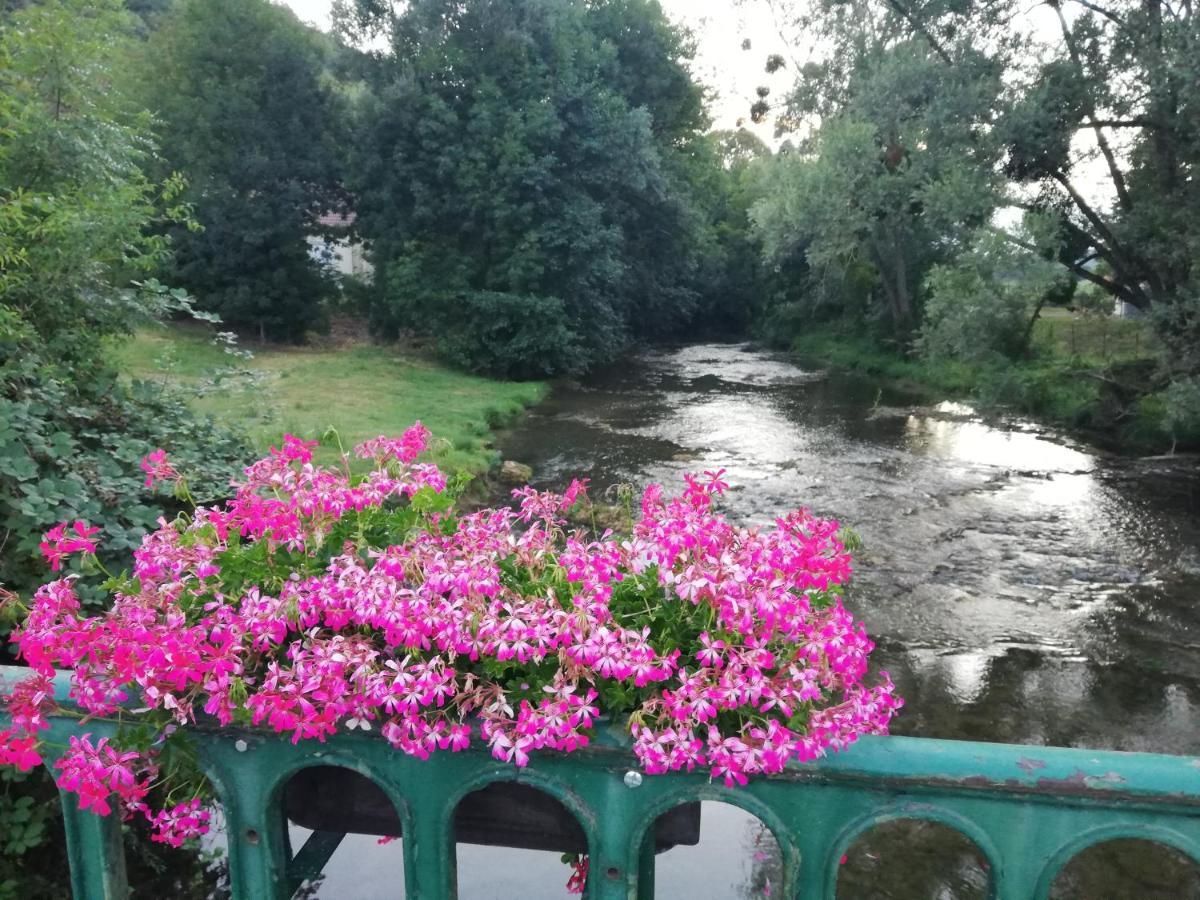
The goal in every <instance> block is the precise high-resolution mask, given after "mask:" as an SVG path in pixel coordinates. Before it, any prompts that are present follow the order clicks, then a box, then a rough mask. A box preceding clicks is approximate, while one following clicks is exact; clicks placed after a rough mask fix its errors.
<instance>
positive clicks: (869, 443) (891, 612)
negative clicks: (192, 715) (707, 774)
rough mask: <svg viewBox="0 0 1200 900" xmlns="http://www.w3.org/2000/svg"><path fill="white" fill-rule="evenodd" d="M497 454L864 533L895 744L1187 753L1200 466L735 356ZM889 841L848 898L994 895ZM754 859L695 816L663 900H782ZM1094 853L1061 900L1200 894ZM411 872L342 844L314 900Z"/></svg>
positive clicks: (603, 380) (873, 627)
mask: <svg viewBox="0 0 1200 900" xmlns="http://www.w3.org/2000/svg"><path fill="white" fill-rule="evenodd" d="M501 450H502V452H503V454H504V456H505V457H506V458H509V459H515V460H517V461H519V462H523V463H526V464H529V465H531V466H532V467H533V469H534V473H535V474H534V483H535V484H537V485H538V486H542V487H559V488H561V487H563V486H565V485H566V484H567V483H568V481H569V480H570V479H571V478H572V477H575V476H587V477H590V478H591V480H592V485H593V491H592V494H593V497H595V498H597V499H599V498H600V497H601V495H602V494H603V491H604V488H605V487H606V486H608V485H612V484H616V483H632V484H633V485H634V486H635V488H636V489H638V490H639V491H640V489H641V488H642V487H643V486H644V485H645V484H646V483H648V482H651V481H658V482H663V483H665V484H667V485H668V486H670V485H677V484H678V483H679V476H680V475H681V474H682V473H683V472H685V471H698V470H703V469H712V468H719V467H722V468H725V469H726V470H727V472H728V478H729V480H730V481H731V482H732V484H733V489H732V490H731V491H730V492H729V493H728V494H726V496H725V502H724V507H723V508H724V510H725V512H726V513H727V514H729V515H730V516H731V517H733V518H735V519H737V520H740V521H743V522H769V521H770V520H771V519H772V518H773V517H774V516H775V515H776V514H779V513H783V512H786V511H788V510H791V509H793V508H795V507H798V506H808V507H811V508H812V509H814V510H815V511H817V512H819V513H821V514H823V515H828V516H832V517H835V518H837V519H839V520H840V521H841V522H842V523H843V524H845V525H849V526H851V527H853V528H854V529H855V530H857V531H858V533H859V534H860V535H861V537H862V539H863V543H864V547H863V549H862V550H861V551H859V552H858V553H857V554H856V575H855V580H854V584H853V586H852V589H851V592H850V605H851V606H852V608H853V609H854V610H855V612H856V613H857V614H858V615H859V616H860V617H861V618H863V619H864V620H865V621H866V623H867V627H868V630H869V631H870V633H871V634H872V635H873V636H874V637H875V639H876V640H877V643H878V649H877V650H876V652H875V659H876V660H877V662H878V663H879V665H880V666H881V667H883V668H886V669H888V670H889V671H890V672H891V673H892V675H893V677H894V678H895V680H896V684H897V686H898V688H899V690H900V692H901V694H902V695H903V696H904V697H905V699H906V701H907V706H906V708H905V709H904V710H903V711H902V714H901V716H900V717H899V718H898V719H897V720H896V722H895V728H894V731H895V732H896V733H899V734H912V735H921V736H926V737H940V738H968V739H975V740H990V741H1005V742H1022V743H1031V744H1054V745H1062V746H1083V747H1093V748H1106V749H1118V750H1142V751H1159V752H1169V753H1195V754H1200V652H1198V649H1200V603H1198V602H1197V601H1200V552H1198V548H1200V463H1198V461H1197V460H1196V459H1195V458H1182V457H1180V458H1174V459H1127V458H1118V457H1114V456H1110V455H1107V454H1104V453H1101V452H1099V451H1097V450H1094V449H1092V448H1089V447H1086V446H1083V445H1080V444H1077V443H1073V442H1071V441H1069V440H1066V439H1064V438H1063V437H1061V436H1058V435H1055V434H1053V433H1051V432H1048V431H1046V430H1044V429H1039V428H1037V427H1034V426H1033V425H1030V424H1028V423H1022V422H1002V423H998V422H989V421H985V420H984V419H982V418H981V417H979V416H977V415H976V414H975V413H974V412H973V411H972V410H971V409H970V408H968V407H965V406H962V405H958V404H954V403H941V404H938V405H934V406H929V405H922V404H921V403H920V402H918V401H915V400H914V399H913V398H912V397H911V396H909V395H906V394H904V393H902V392H901V391H899V390H897V389H895V388H894V387H892V386H889V385H887V384H881V383H879V382H876V381H873V380H870V379H865V378H859V377H854V376H850V375H845V374H837V373H830V372H824V371H821V370H819V369H815V368H813V369H809V368H804V367H801V366H797V365H796V364H795V363H793V362H792V361H791V360H789V359H788V358H786V357H783V356H779V355H775V354H772V353H768V352H764V351H761V350H757V349H754V348H751V347H748V346H740V345H728V344H707V345H700V346H687V347H682V348H676V349H665V350H664V349H660V350H652V351H649V352H645V353H643V354H641V355H639V356H636V357H634V358H632V359H630V360H627V361H626V362H624V363H623V364H621V365H620V366H617V367H614V368H613V369H611V370H609V371H607V372H602V373H599V374H597V375H595V376H593V377H591V378H589V379H588V380H587V381H586V382H585V383H583V384H580V385H567V386H560V387H558V388H557V389H556V390H555V391H554V393H553V395H552V396H551V397H550V398H549V399H548V400H547V401H546V402H545V403H543V404H542V405H541V406H539V407H538V408H537V409H535V410H534V411H533V412H532V413H531V414H530V415H529V416H528V417H527V418H526V419H525V420H524V421H523V423H522V424H521V425H520V427H519V428H518V429H516V430H515V431H514V432H512V433H510V434H508V435H507V436H506V437H505V439H504V440H503V443H502V446H501ZM901 824H904V823H901ZM889 829H891V826H889V827H887V828H882V829H878V830H877V831H876V832H872V834H871V835H869V836H868V837H867V838H866V839H865V840H864V841H863V842H861V843H860V844H859V845H857V846H856V850H855V851H852V853H851V854H850V857H851V858H850V859H848V860H847V864H846V865H845V867H844V868H843V870H842V875H841V876H840V877H839V897H848V898H858V897H864V898H866V897H870V898H913V900H917V898H920V900H950V898H967V897H984V896H986V893H987V883H988V876H987V872H986V869H985V868H984V866H983V865H982V862H981V860H980V859H979V857H978V856H977V854H976V853H975V852H974V851H973V848H972V847H971V846H970V845H969V842H964V841H963V840H961V839H958V838H956V837H955V836H954V835H952V834H949V833H947V831H946V830H945V829H941V828H940V827H938V826H932V825H928V824H926V825H919V826H916V827H907V830H905V829H903V828H902V829H900V830H895V829H892V830H889ZM768 835H769V833H768ZM296 837H297V838H299V834H297V835H296ZM295 843H296V845H298V844H299V841H298V840H297V841H296V842H295ZM768 843H769V837H768V838H767V840H766V841H764V832H763V829H762V828H761V827H760V826H759V825H758V824H757V822H756V820H754V819H753V818H752V817H750V816H748V815H747V814H745V813H743V812H741V811H738V810H735V809H734V808H732V807H729V806H724V805H720V804H705V808H704V813H703V831H702V837H701V845H700V846H699V847H677V848H675V849H674V850H671V851H669V852H667V853H665V854H663V855H661V856H660V857H658V859H657V870H658V876H657V882H656V891H655V894H656V896H657V897H660V898H671V900H674V898H680V900H684V898H686V900H704V898H713V900H723V898H734V897H737V898H749V897H762V896H779V893H778V891H771V889H770V887H769V883H770V882H771V880H772V879H773V878H774V877H775V869H776V866H775V865H774V862H775V859H776V854H775V853H774V852H772V850H773V848H772V847H770V846H767V844H768ZM964 844H965V846H964ZM1096 850H1097V853H1095V854H1091V855H1090V856H1089V857H1088V858H1087V859H1086V860H1081V861H1080V863H1079V865H1077V866H1074V868H1073V870H1072V873H1071V875H1070V876H1069V877H1067V878H1066V879H1065V880H1064V881H1063V885H1062V886H1063V887H1064V892H1063V894H1062V895H1063V896H1073V897H1087V898H1091V897H1097V898H1123V897H1137V898H1138V900H1146V898H1157V897H1163V898H1175V897H1192V896H1200V882H1198V881H1197V880H1196V878H1195V876H1194V874H1193V873H1190V872H1189V871H1187V869H1186V868H1185V867H1182V866H1180V865H1178V864H1176V863H1174V862H1173V861H1172V860H1171V859H1163V858H1161V857H1159V856H1154V855H1152V854H1148V853H1146V852H1145V848H1144V847H1135V848H1134V849H1133V850H1132V851H1128V850H1127V851H1126V852H1113V851H1111V850H1109V849H1108V848H1107V847H1101V848H1096ZM1089 853H1090V851H1089ZM399 854H400V843H399V842H396V843H395V844H392V845H388V846H387V847H384V848H380V847H376V846H375V844H374V839H373V838H350V839H348V843H347V845H345V846H343V848H342V849H341V850H339V852H338V854H337V855H336V856H335V857H334V859H333V860H332V861H331V864H330V866H329V868H328V870H327V872H328V878H327V879H326V881H325V883H324V884H323V885H322V886H321V888H320V890H319V894H320V896H321V897H355V898H357V897H362V898H374V897H384V896H387V897H397V896H401V895H402V891H403V888H402V879H401V877H400V874H399V873H400V872H401V871H402V870H401V866H402V861H401V859H400V856H399ZM458 864H459V891H460V896H461V897H462V898H463V900H485V898H487V900H492V898H495V900H507V898H531V900H532V898H563V897H565V896H566V893H565V890H564V887H563V886H564V884H565V881H566V877H567V875H568V874H569V872H568V870H567V868H566V867H565V866H563V865H562V864H561V863H560V862H559V861H558V859H557V856H556V855H554V854H548V853H532V852H528V851H506V850H497V849H495V848H490V847H474V846H470V845H460V846H459V848H458ZM1125 876H1127V877H1125ZM1121 877H1124V881H1121V880H1120V879H1121ZM1119 885H1123V886H1119ZM1065 888H1070V890H1065ZM767 892H769V893H767ZM1056 896H1057V894H1056Z"/></svg>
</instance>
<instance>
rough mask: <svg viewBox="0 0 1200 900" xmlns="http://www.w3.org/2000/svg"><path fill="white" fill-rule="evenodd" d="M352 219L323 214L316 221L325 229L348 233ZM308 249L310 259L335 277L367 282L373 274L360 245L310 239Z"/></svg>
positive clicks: (334, 214) (346, 241)
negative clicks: (320, 264) (327, 268)
mask: <svg viewBox="0 0 1200 900" xmlns="http://www.w3.org/2000/svg"><path fill="white" fill-rule="evenodd" d="M354 219H355V215H354V213H353V212H350V213H347V214H345V215H343V214H341V213H335V212H330V213H325V214H324V215H323V216H321V218H320V219H318V221H319V222H320V223H321V225H323V226H325V227H326V228H333V229H335V230H343V231H349V229H350V226H352V225H353V224H354ZM308 247H309V251H308V252H309V253H310V254H311V255H312V257H313V259H315V260H317V261H318V262H320V263H322V264H323V265H326V266H328V267H329V268H330V269H332V270H333V272H334V273H336V274H337V275H338V276H341V277H350V278H357V279H359V280H361V281H367V282H369V281H370V280H371V276H372V275H374V273H375V267H374V266H372V265H371V261H370V260H368V259H367V256H366V251H365V248H364V247H363V245H362V244H361V243H360V242H358V241H351V240H350V238H349V237H348V236H347V237H344V238H336V239H335V238H326V237H320V236H315V235H314V236H310V237H309V238H308Z"/></svg>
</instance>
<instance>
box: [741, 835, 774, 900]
mask: <svg viewBox="0 0 1200 900" xmlns="http://www.w3.org/2000/svg"><path fill="white" fill-rule="evenodd" d="M742 843H743V851H744V858H746V859H749V860H750V875H749V877H748V878H747V879H746V882H745V883H744V884H743V885H742V887H741V891H740V894H741V896H742V897H744V898H745V900H761V898H763V897H779V896H782V891H781V890H780V885H781V883H782V881H783V854H782V853H781V852H780V850H779V842H778V841H777V840H775V835H774V834H772V833H771V829H769V828H768V827H767V826H766V825H764V824H763V823H762V822H760V821H758V820H757V819H753V820H751V821H749V822H747V823H746V830H745V832H744V833H743V837H742Z"/></svg>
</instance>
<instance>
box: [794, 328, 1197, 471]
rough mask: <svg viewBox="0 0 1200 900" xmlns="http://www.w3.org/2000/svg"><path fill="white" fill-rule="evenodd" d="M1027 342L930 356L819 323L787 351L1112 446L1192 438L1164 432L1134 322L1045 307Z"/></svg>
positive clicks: (1147, 447)
mask: <svg viewBox="0 0 1200 900" xmlns="http://www.w3.org/2000/svg"><path fill="white" fill-rule="evenodd" d="M1033 347H1034V349H1033V352H1032V353H1031V355H1030V356H1029V358H1027V359H1023V360H1015V361H1014V360H1002V361H1001V360H998V361H978V362H964V361H958V360H930V359H925V358H921V357H917V356H910V355H906V354H905V353H903V352H902V351H901V350H900V349H899V348H898V347H889V346H885V345H883V344H881V343H879V342H878V341H876V340H873V339H872V338H870V337H869V336H866V335H863V334H861V333H849V332H843V331H838V330H834V329H830V328H819V329H813V330H810V331H807V332H805V333H803V334H801V335H799V336H797V337H796V338H795V339H794V340H793V342H792V344H791V347H790V349H791V351H792V352H793V353H795V354H796V355H797V356H798V357H800V358H801V359H804V360H807V361H809V362H815V363H819V364H821V365H830V366H835V367H837V368H841V369H845V370H850V371H856V372H862V373H864V374H867V375H871V376H874V377H878V378H885V379H887V380H888V381H890V382H892V383H894V384H896V383H898V384H901V385H904V386H906V387H908V388H910V389H911V390H913V391H914V392H916V393H919V394H922V395H931V396H932V395H936V397H935V399H938V400H941V399H946V398H947V397H953V398H958V399H968V400H970V401H971V402H972V403H974V404H975V405H976V406H977V407H979V408H980V409H982V410H987V411H993V412H1008V413H1016V414H1018V415H1022V416H1029V417H1031V418H1034V419H1037V420H1039V421H1041V422H1044V423H1046V424H1048V425H1053V426H1055V427H1057V428H1061V429H1064V430H1067V431H1070V432H1073V433H1075V434H1077V435H1080V436H1082V437H1085V438H1087V439H1088V440H1089V441H1091V442H1093V443H1096V444H1098V445H1100V446H1103V447H1105V448H1107V449H1111V450H1116V451H1118V452H1124V453H1134V454H1148V453H1164V452H1169V451H1171V450H1172V449H1177V450H1182V449H1185V447H1187V446H1190V444H1191V442H1192V440H1191V437H1192V436H1190V435H1183V436H1182V439H1181V436H1180V435H1177V434H1174V433H1172V430H1171V428H1170V427H1169V424H1168V422H1167V419H1166V415H1165V409H1164V403H1163V400H1162V397H1161V395H1159V394H1155V393H1153V391H1152V388H1151V385H1152V381H1151V379H1152V375H1153V371H1154V368H1155V366H1156V363H1157V353H1158V349H1157V346H1156V344H1155V342H1154V340H1153V337H1152V336H1151V335H1150V333H1149V329H1148V328H1147V327H1146V326H1145V325H1144V324H1143V323H1141V322H1137V321H1129V320H1119V319H1098V318H1084V317H1075V316H1072V315H1071V314H1070V313H1067V312H1066V311H1060V310H1055V311H1053V312H1051V313H1049V314H1047V315H1046V316H1044V317H1043V318H1041V319H1039V320H1038V322H1037V323H1036V327H1035V332H1034V340H1033Z"/></svg>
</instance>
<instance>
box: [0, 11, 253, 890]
mask: <svg viewBox="0 0 1200 900" xmlns="http://www.w3.org/2000/svg"><path fill="white" fill-rule="evenodd" d="M136 24H137V23H136V22H135V21H134V20H133V19H132V18H131V17H129V16H127V15H126V14H125V13H124V12H123V10H122V8H121V5H120V4H119V3H117V2H115V0H113V2H102V0H87V2H84V0H47V2H41V3H35V4H29V5H28V6H27V7H26V8H24V9H20V10H16V11H14V12H8V13H5V14H4V19H3V31H2V32H0V597H2V598H10V597H11V596H12V592H13V591H26V590H30V589H32V588H33V586H34V585H35V584H36V583H37V582H38V581H39V580H40V579H41V578H42V577H43V575H44V572H45V570H44V564H43V562H42V558H41V553H40V552H39V543H41V541H42V540H43V539H42V537H41V535H42V534H43V533H44V532H45V531H46V530H47V529H48V528H50V527H51V526H52V525H53V524H54V523H55V522H58V521H61V520H70V521H75V520H86V521H87V522H88V523H89V524H88V526H87V529H88V531H87V533H88V534H92V533H94V532H96V531H98V532H99V533H100V534H101V535H102V536H103V540H104V543H105V547H106V553H105V558H106V559H112V558H116V557H119V556H122V555H124V554H127V553H128V552H129V551H130V550H131V549H133V548H135V547H137V546H138V545H139V544H140V541H141V536H142V535H143V534H144V532H145V530H146V529H147V528H150V527H153V526H154V523H155V522H156V520H157V519H158V517H159V516H160V515H162V513H163V512H164V511H169V510H170V509H171V508H172V507H175V506H176V505H177V504H176V503H175V501H173V500H171V499H169V498H165V499H164V498H161V497H154V496H153V495H152V494H151V492H150V491H149V490H147V488H146V486H145V484H144V473H143V472H142V471H141V470H140V468H139V466H138V460H139V459H140V458H141V457H142V456H143V455H145V454H146V452H147V451H148V450H149V449H153V448H154V447H156V446H160V445H161V446H165V447H169V448H170V449H171V451H172V453H174V454H176V455H177V456H178V457H179V458H180V459H187V460H190V464H194V465H195V467H196V468H195V478H194V479H193V483H192V491H193V492H194V493H195V495H197V496H200V497H211V496H215V494H216V493H217V492H218V491H219V490H220V489H221V488H222V487H223V485H224V484H225V483H227V482H228V479H229V477H230V475H231V474H232V472H233V471H234V467H233V461H235V460H236V459H237V458H238V457H240V456H241V455H242V454H244V453H245V448H244V445H243V444H242V442H241V441H239V440H238V439H237V438H235V437H234V436H232V435H230V434H228V433H226V432H224V431H222V430H220V429H217V428H215V427H214V426H212V425H211V424H209V423H205V422H201V421H198V420H197V419H196V418H195V416H194V415H192V414H191V413H190V412H189V411H188V410H187V409H186V407H185V406H184V404H183V403H182V401H181V400H180V399H179V398H177V397H174V396H172V395H171V394H169V393H164V392H163V391H162V390H161V388H151V387H149V386H147V385H133V386H130V385H127V384H125V383H124V382H122V381H121V380H119V379H118V376H117V373H116V372H115V371H114V370H113V369H112V368H111V366H110V364H109V362H108V358H107V349H108V342H109V341H111V340H113V339H116V338H118V337H119V336H121V335H123V334H126V333H128V332H130V331H131V330H132V329H133V328H134V327H136V326H137V325H138V324H139V323H145V322H148V321H150V320H151V319H152V318H153V317H155V316H161V315H168V314H185V313H187V312H189V310H190V304H189V302H188V299H187V297H186V295H184V294H182V293H181V292H179V291H171V290H167V289H166V288H165V287H163V286H162V285H160V284H158V283H157V282H155V281H154V280H153V279H152V278H151V277H150V276H151V275H152V273H153V272H154V271H155V270H156V269H157V268H158V267H159V266H160V265H161V264H162V262H163V260H164V259H165V255H166V253H167V251H168V244H167V241H166V239H165V238H164V237H162V236H161V234H160V232H161V229H162V227H163V226H164V225H165V224H166V223H168V222H178V221H185V220H186V219H187V215H188V210H187V208H186V206H182V205H180V201H179V194H180V191H181V189H182V183H181V182H180V181H179V180H177V179H169V180H167V181H165V182H154V181H152V180H150V179H149V178H148V177H147V176H146V175H145V174H144V170H145V168H146V167H147V166H148V165H149V163H150V161H151V159H152V155H153V153H154V144H153V142H152V140H151V138H150V132H149V129H148V120H147V117H145V116H144V115H141V114H138V113H137V112H136V110H135V108H134V107H132V106H131V105H130V104H129V103H128V102H127V97H126V96H125V94H124V93H123V92H122V91H121V90H120V89H119V84H118V82H119V78H118V77H117V76H118V72H119V70H120V68H121V65H122V60H123V59H124V55H125V53H126V52H127V50H128V43H127V42H128V41H129V40H131V35H132V34H134V32H135V29H136ZM71 565H72V564H68V568H70V566H71ZM73 565H77V563H76V564H73ZM76 571H77V569H76ZM81 600H82V602H83V603H84V604H85V605H86V606H88V607H89V608H92V609H99V608H100V606H101V604H102V603H103V601H104V598H103V595H102V594H101V593H100V592H99V591H96V590H92V591H85V592H83V593H82V595H81ZM4 610H5V612H6V613H7V612H8V611H9V605H8V604H4ZM10 624H11V623H10V622H9V621H8V619H7V616H5V617H4V618H2V619H0V634H3V635H4V636H5V637H7V634H8V630H9V626H10ZM4 643H5V651H4V656H5V658H7V655H8V652H9V647H8V644H7V641H5V642H4ZM55 794H56V792H55V791H54V789H53V785H52V784H50V783H49V782H48V781H46V780H43V779H37V778H33V777H18V776H14V775H13V774H12V773H8V774H6V775H5V776H4V778H3V779H0V896H2V897H8V896H21V897H43V896H44V897H60V896H63V895H65V893H66V892H67V891H68V890H69V889H68V887H67V885H66V883H65V879H66V872H65V871H64V870H63V868H62V866H60V865H58V864H57V862H58V860H61V842H62V835H61V825H60V824H58V823H57V821H56V818H57V810H58V806H57V804H56V803H54V802H52V800H53V797H54V796H55ZM133 849H134V852H133V853H132V854H131V864H132V867H133V871H134V872H135V873H136V877H138V878H139V880H140V881H141V882H142V883H143V884H144V885H146V886H147V888H148V890H150V891H151V892H153V891H156V890H157V891H161V892H162V893H163V895H177V894H179V893H181V892H183V891H184V890H185V889H186V887H185V885H184V881H189V882H190V879H191V877H192V875H194V874H195V873H196V871H197V870H195V869H192V870H189V872H183V871H181V870H180V869H179V868H176V869H175V870H174V871H173V872H171V873H169V874H168V873H167V872H166V871H165V870H164V868H163V864H162V861H161V860H160V859H157V858H155V857H154V856H153V854H147V853H146V852H145V851H144V849H143V848H142V847H141V846H140V845H136V844H134V846H133ZM185 868H186V867H185ZM202 868H203V867H202V866H201V869H202ZM180 878H182V879H183V881H180V880H178V879H180Z"/></svg>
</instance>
